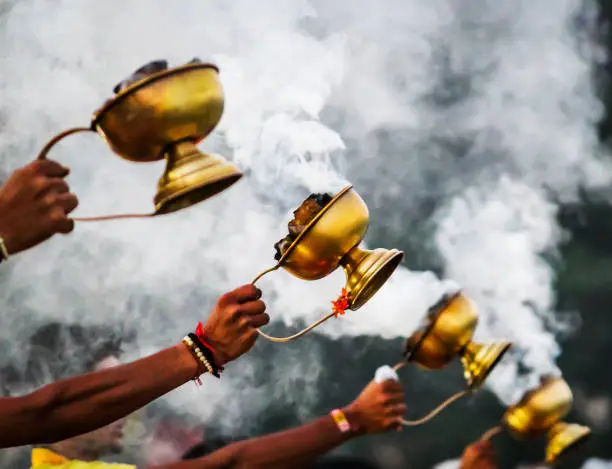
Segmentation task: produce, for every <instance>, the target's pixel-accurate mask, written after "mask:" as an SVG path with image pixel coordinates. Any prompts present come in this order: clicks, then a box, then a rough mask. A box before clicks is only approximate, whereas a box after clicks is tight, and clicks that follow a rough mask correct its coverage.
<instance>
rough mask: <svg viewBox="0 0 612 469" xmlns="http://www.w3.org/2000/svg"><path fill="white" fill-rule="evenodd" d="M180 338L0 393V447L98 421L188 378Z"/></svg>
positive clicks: (47, 439)
mask: <svg viewBox="0 0 612 469" xmlns="http://www.w3.org/2000/svg"><path fill="white" fill-rule="evenodd" d="M196 373H197V362H196V361H195V360H194V358H193V356H192V355H191V353H190V352H189V350H188V349H187V348H186V347H185V346H184V345H182V344H180V345H177V346H175V347H171V348H168V349H165V350H163V351H161V352H159V353H156V354H154V355H151V356H149V357H146V358H143V359H141V360H137V361H135V362H133V363H129V364H127V365H122V366H119V367H116V368H112V369H108V370H104V371H99V372H95V373H89V374H86V375H83V376H78V377H76V378H71V379H66V380H62V381H58V382H56V383H52V384H50V385H48V386H45V387H43V388H41V389H39V390H37V391H35V392H33V393H31V394H29V395H26V396H23V397H17V398H5V399H0V415H1V416H2V418H0V447H2V448H8V447H11V446H20V445H25V444H40V443H52V442H56V441H61V440H64V439H67V438H71V437H73V436H76V435H80V434H83V433H87V432H90V431H92V430H95V429H97V428H100V427H103V426H105V425H107V424H109V423H111V422H113V421H115V420H118V419H119V418H121V417H124V416H126V415H128V414H130V413H132V412H134V411H135V410H137V409H139V408H140V407H142V406H144V405H146V404H148V403H149V402H151V401H153V400H155V399H157V398H159V397H161V396H163V395H164V394H166V393H167V392H169V391H171V390H173V389H175V388H177V387H179V386H180V385H182V384H184V383H186V382H187V381H189V380H190V379H192V378H193V377H194V376H195V375H196Z"/></svg>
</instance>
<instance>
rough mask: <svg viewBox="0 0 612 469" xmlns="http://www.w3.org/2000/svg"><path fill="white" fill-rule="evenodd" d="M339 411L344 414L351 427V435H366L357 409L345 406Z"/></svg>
mask: <svg viewBox="0 0 612 469" xmlns="http://www.w3.org/2000/svg"><path fill="white" fill-rule="evenodd" d="M340 411H341V412H342V413H343V414H344V416H345V417H346V420H347V421H348V423H349V424H350V426H351V432H350V433H351V435H353V436H359V435H364V434H366V433H367V430H366V426H365V425H364V419H363V418H362V416H361V412H359V410H358V409H355V408H354V407H353V406H347V407H343V408H342V409H340Z"/></svg>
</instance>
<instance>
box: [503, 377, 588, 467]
mask: <svg viewBox="0 0 612 469" xmlns="http://www.w3.org/2000/svg"><path fill="white" fill-rule="evenodd" d="M572 403H573V396H572V391H571V389H570V387H569V386H568V385H567V383H566V382H565V380H564V379H562V378H556V377H545V378H543V379H542V380H541V383H540V386H538V388H536V389H534V390H531V391H529V392H527V393H525V395H524V396H523V398H522V399H521V400H520V401H519V402H518V403H517V404H515V405H513V406H511V407H509V408H508V410H507V411H506V413H505V415H504V417H503V420H502V423H503V425H504V427H505V428H507V429H508V431H509V432H510V434H512V435H513V436H515V437H516V438H520V439H528V438H536V437H539V436H541V435H543V434H546V436H547V440H548V443H547V445H546V461H547V462H548V463H552V462H554V461H555V460H557V459H558V458H559V457H560V456H561V455H563V454H564V453H565V452H567V450H569V449H570V448H575V447H576V446H577V445H578V444H579V443H581V442H583V441H585V440H586V438H587V437H588V436H589V435H590V433H591V430H590V429H589V428H588V427H584V426H582V425H577V424H568V423H565V422H562V421H561V420H562V419H563V418H564V417H565V416H566V415H567V414H568V413H569V411H570V410H571V408H572Z"/></svg>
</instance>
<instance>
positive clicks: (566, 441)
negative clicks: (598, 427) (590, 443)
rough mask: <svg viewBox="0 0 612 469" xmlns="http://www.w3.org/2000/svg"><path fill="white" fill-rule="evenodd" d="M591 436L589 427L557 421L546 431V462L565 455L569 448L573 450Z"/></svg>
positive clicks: (550, 462)
mask: <svg viewBox="0 0 612 469" xmlns="http://www.w3.org/2000/svg"><path fill="white" fill-rule="evenodd" d="M590 436H591V429H590V428H589V427H585V426H584V425H578V424H576V423H565V422H559V423H557V424H555V425H554V426H553V427H552V428H551V429H550V430H549V432H548V435H547V439H548V444H547V445H546V462H547V463H548V464H552V463H554V462H556V461H558V460H559V459H560V458H561V457H562V456H565V455H566V454H567V452H568V451H569V450H575V449H576V448H577V447H578V446H579V445H581V444H582V443H584V442H586V441H587V439H588V438H589V437H590Z"/></svg>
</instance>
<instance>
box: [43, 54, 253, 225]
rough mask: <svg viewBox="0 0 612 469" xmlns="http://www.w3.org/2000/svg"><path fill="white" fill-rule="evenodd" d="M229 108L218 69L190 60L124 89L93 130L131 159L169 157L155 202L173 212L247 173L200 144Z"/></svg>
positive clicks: (98, 114)
mask: <svg viewBox="0 0 612 469" xmlns="http://www.w3.org/2000/svg"><path fill="white" fill-rule="evenodd" d="M223 108H224V95H223V88H222V86H221V82H220V80H219V70H218V69H217V67H216V66H214V65H211V64H204V63H190V64H187V65H183V66H179V67H175V68H170V69H166V70H163V71H159V72H155V73H152V74H150V75H148V76H146V77H144V78H142V79H140V80H138V81H136V82H134V83H132V84H131V85H129V86H127V87H126V88H125V89H123V90H121V91H120V92H119V93H118V94H117V95H116V96H114V97H113V98H112V99H110V100H108V101H107V102H106V103H105V104H104V105H103V106H102V107H101V108H100V109H99V110H98V111H96V112H95V113H94V116H93V118H92V121H91V127H90V130H92V131H97V132H98V133H99V134H100V135H101V136H102V137H103V138H104V139H105V141H106V142H107V144H108V145H109V146H110V148H111V149H112V150H113V151H114V152H115V153H116V154H117V155H118V156H120V157H121V158H124V159H126V160H128V161H133V162H150V161H157V160H161V159H164V158H165V159H166V160H167V164H166V169H165V171H164V174H163V176H162V177H161V179H160V181H159V183H158V193H157V195H156V196H155V198H154V202H155V214H163V213H170V212H174V211H176V210H180V209H182V208H186V207H189V206H191V205H194V204H196V203H198V202H201V201H203V200H205V199H207V198H209V197H211V196H213V195H215V194H218V193H219V192H221V191H223V190H224V189H226V188H228V187H229V186H231V185H232V184H234V183H235V182H236V181H238V180H239V179H240V178H241V177H242V173H241V172H240V171H239V170H238V168H237V167H236V166H235V165H233V164H231V163H229V162H228V161H226V160H225V159H224V158H222V157H220V156H212V155H206V154H203V153H201V152H200V151H199V150H198V149H197V148H196V144H197V143H198V142H200V141H201V140H202V139H204V138H205V137H206V136H208V135H209V134H210V132H212V131H213V129H214V128H215V127H216V126H217V124H218V123H219V120H220V119H221V116H222V114H223ZM83 130H87V129H86V128H76V129H71V130H69V131H67V132H64V133H62V134H60V135H59V136H58V137H56V138H54V139H52V140H51V141H50V142H49V144H47V145H46V146H45V148H44V149H43V151H41V154H40V155H39V158H44V157H45V156H46V154H47V152H48V151H49V150H50V148H51V147H52V146H53V145H54V144H55V143H57V142H58V141H59V140H61V138H63V137H65V136H67V135H70V134H71V133H75V132H77V131H83ZM110 218H112V217H110Z"/></svg>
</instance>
